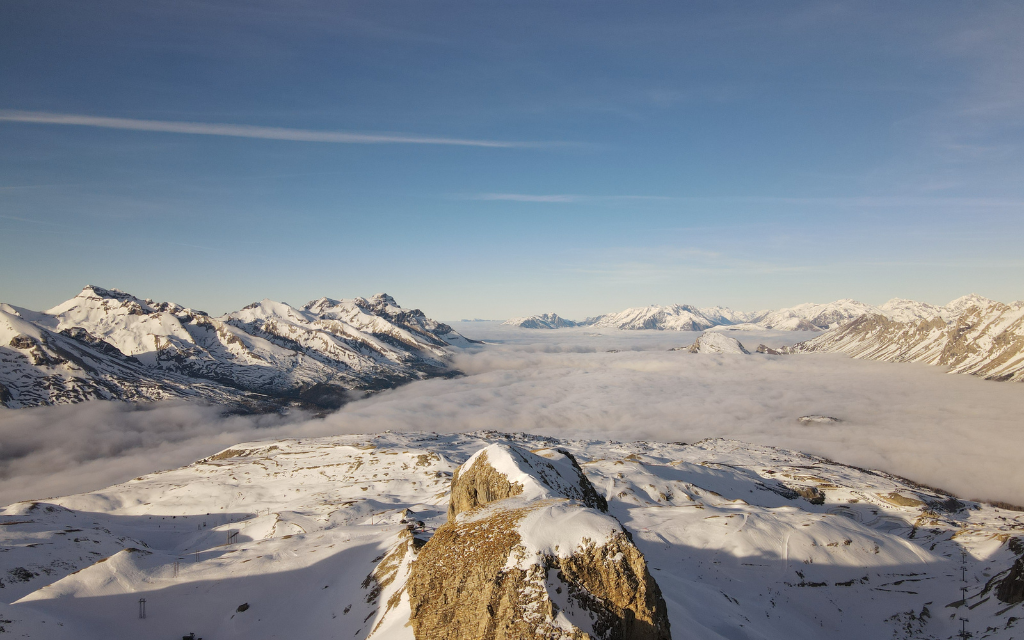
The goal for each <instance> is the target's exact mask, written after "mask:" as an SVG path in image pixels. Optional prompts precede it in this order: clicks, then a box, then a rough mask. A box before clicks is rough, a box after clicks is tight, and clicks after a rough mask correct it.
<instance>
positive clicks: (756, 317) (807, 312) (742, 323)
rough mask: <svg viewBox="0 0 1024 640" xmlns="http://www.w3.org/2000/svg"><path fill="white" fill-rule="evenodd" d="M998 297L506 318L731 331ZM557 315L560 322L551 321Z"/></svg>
mask: <svg viewBox="0 0 1024 640" xmlns="http://www.w3.org/2000/svg"><path fill="white" fill-rule="evenodd" d="M991 302H992V301H991V300H989V299H988V298H985V297H982V296H979V295H977V294H970V295H966V296H963V297H961V298H957V299H956V300H953V301H952V302H950V303H949V304H947V305H945V306H941V307H939V306H935V305H932V304H928V303H927V302H916V301H914V300H905V299H902V298H893V299H892V300H889V301H888V302H886V303H885V304H883V305H881V306H878V307H875V306H872V305H869V304H865V303H863V302H858V301H856V300H851V299H849V298H845V299H842V300H836V301H835V302H827V303H821V304H819V303H813V302H808V303H804V304H799V305H796V306H795V307H788V308H785V309H778V310H765V311H753V312H744V311H734V310H732V309H729V308H728V307H702V308H698V307H695V306H693V305H688V304H673V305H668V306H661V305H652V306H649V307H632V308H629V309H626V310H625V311H620V312H618V313H608V314H604V315H601V316H595V317H592V318H587V319H586V320H583V321H582V322H573V321H572V320H565V319H564V318H560V317H558V316H557V315H555V314H553V313H552V314H544V315H543V316H530V317H527V318H513V319H511V320H508V321H507V322H505V323H504V324H507V325H514V326H517V327H522V328H526V329H559V328H562V327H574V326H581V327H582V326H592V327H600V328H607V329H624V330H638V329H658V330H665V331H704V330H705V329H711V328H721V329H726V330H730V331H745V330H746V331H763V330H774V331H826V330H828V329H832V328H835V327H838V326H839V325H841V324H844V323H846V322H849V321H850V320H853V319H854V318H860V317H862V316H867V315H881V316H885V317H887V318H889V319H890V320H895V321H899V322H906V321H910V320H923V319H931V318H941V319H943V320H947V321H951V320H954V319H956V318H957V317H958V316H959V315H960V314H961V313H963V312H964V310H965V309H967V308H968V307H972V306H976V305H986V304H989V303H991ZM551 318H556V319H557V322H551V321H550V319H551Z"/></svg>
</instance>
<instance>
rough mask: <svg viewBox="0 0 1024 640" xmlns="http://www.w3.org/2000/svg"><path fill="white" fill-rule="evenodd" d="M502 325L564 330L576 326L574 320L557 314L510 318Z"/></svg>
mask: <svg viewBox="0 0 1024 640" xmlns="http://www.w3.org/2000/svg"><path fill="white" fill-rule="evenodd" d="M501 324H507V325H510V326H513V327H520V328H522V329H562V328H564V327H575V326H576V323H575V322H573V321H572V320H566V319H565V318H562V317H560V316H559V315H558V314H557V313H542V314H540V315H535V316H525V317H522V318H510V319H509V320H506V321H505V322H502V323H501Z"/></svg>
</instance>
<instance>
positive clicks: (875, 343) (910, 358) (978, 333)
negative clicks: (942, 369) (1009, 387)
mask: <svg viewBox="0 0 1024 640" xmlns="http://www.w3.org/2000/svg"><path fill="white" fill-rule="evenodd" d="M964 300H965V298H960V299H959V300H954V301H953V302H952V303H950V304H949V305H947V306H946V307H937V308H936V309H937V315H933V316H932V317H930V318H927V317H925V318H921V319H916V318H913V317H911V318H912V319H910V320H908V321H905V322H900V321H897V320H891V319H889V318H888V317H886V316H885V315H882V314H872V315H867V316H863V317H861V318H858V319H856V320H853V321H852V322H849V323H847V324H844V325H842V326H840V327H837V328H835V329H833V330H831V331H829V332H827V333H825V334H823V335H820V336H818V337H816V338H814V339H813V340H809V341H807V342H804V343H801V344H799V345H797V346H796V347H795V350H797V351H828V352H837V353H846V354H849V355H851V356H853V357H855V358H864V359H868V360H885V361H888V362H926V363H928V364H935V365H945V366H948V367H949V368H950V372H951V373H970V374H974V375H978V376H982V377H984V378H990V379H995V380H1024V301H1019V302H1014V303H1012V304H1008V305H1007V304H1003V303H1001V302H992V301H991V300H987V299H984V298H980V296H978V297H975V298H974V304H972V305H971V306H966V307H965V306H963V304H962V302H963V301H964ZM956 310H960V313H959V314H958V315H956V316H954V317H953V319H951V320H949V321H948V322H947V320H945V319H944V317H949V316H950V315H951V314H952V313H955V312H956ZM908 315H909V314H902V315H901V317H907V316H908Z"/></svg>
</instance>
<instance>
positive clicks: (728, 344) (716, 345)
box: [690, 331, 750, 355]
mask: <svg viewBox="0 0 1024 640" xmlns="http://www.w3.org/2000/svg"><path fill="white" fill-rule="evenodd" d="M690 353H728V354H741V355H750V352H749V351H747V350H746V348H745V347H744V346H743V345H742V344H741V343H740V341H739V340H737V339H735V338H730V337H729V336H727V335H724V334H722V333H720V332H718V331H705V332H704V333H702V334H700V336H698V338H697V339H696V340H695V341H694V343H693V344H692V345H690Z"/></svg>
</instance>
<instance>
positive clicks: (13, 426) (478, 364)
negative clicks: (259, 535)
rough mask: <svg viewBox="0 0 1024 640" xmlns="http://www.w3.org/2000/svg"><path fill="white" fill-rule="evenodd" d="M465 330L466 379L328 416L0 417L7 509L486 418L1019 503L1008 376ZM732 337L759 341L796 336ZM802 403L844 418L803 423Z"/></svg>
mask: <svg viewBox="0 0 1024 640" xmlns="http://www.w3.org/2000/svg"><path fill="white" fill-rule="evenodd" d="M467 324H471V325H473V328H472V329H470V328H465V330H466V331H467V332H470V334H471V335H473V337H481V335H483V337H485V338H487V339H489V340H490V341H491V342H492V344H489V345H487V346H486V347H484V348H482V349H478V350H475V351H474V352H466V353H463V354H462V355H460V356H459V357H458V360H457V364H458V366H459V367H460V368H461V369H462V370H463V371H464V372H466V373H467V374H468V375H467V376H465V377H463V378H458V379H453V380H428V381H424V382H417V383H414V384H411V385H407V386H405V387H401V388H399V389H396V390H394V391H389V392H386V393H382V394H380V395H378V396H375V397H373V398H369V399H366V400H361V401H358V402H354V403H352V404H350V405H348V406H347V407H345V408H344V409H342V410H341V411H338V412H336V413H334V414H331V415H329V416H327V417H326V418H324V419H309V418H308V417H307V416H303V415H301V414H293V415H291V416H283V417H282V416H260V417H239V416H234V417H223V416H220V415H219V414H218V412H217V410H216V409H215V408H210V407H205V408H204V407H197V406H194V405H181V404H178V405H154V406H150V407H145V408H142V409H133V408H131V407H130V406H128V405H120V404H114V403H90V404H87V405H78V406H75V407H48V408H41V409H28V410H20V411H17V412H15V411H4V412H0V433H2V434H3V438H2V445H0V447H2V448H0V474H2V476H0V477H2V483H0V487H2V488H0V503H5V502H9V501H12V500H17V499H25V498H29V497H43V496H47V495H59V494H64V493H71V492H77V491H82V490H89V489H95V488H99V487H102V486H105V485H107V484H110V483H113V482H117V481H121V480H125V479H127V478H130V477H133V476H135V475H139V474H141V473H144V472H147V471H152V470H155V469H161V468H169V467H174V466H178V465H181V464H187V463H188V462H191V461H192V460H195V459H197V458H200V457H203V456H206V455H209V454H211V453H214V452H216V451H218V450H220V449H222V448H225V447H228V446H231V445H233V444H236V443H238V442H242V441H246V440H257V439H269V438H280V437H308V436H316V435H329V434H337V433H373V432H379V431H384V430H388V429H391V430H402V431H437V432H455V431H472V430H479V429H496V430H500V431H528V432H532V433H540V434H548V435H552V436H557V437H564V438H593V439H614V440H644V439H651V440H660V441H683V442H693V441H696V440H699V439H701V438H707V437H727V438H736V439H739V440H744V441H748V442H756V443H762V444H769V445H775V446H780V447H785V448H790V449H797V450H801V451H806V452H809V453H815V454H819V455H823V456H826V457H829V458H832V459H834V460H836V461H839V462H844V463H848V464H854V465H857V466H862V467H868V468H876V469H883V470H885V471H889V472H892V473H896V474H899V475H903V476H906V477H909V478H911V479H913V480H916V481H918V482H922V483H925V484H928V485H931V486H937V487H941V488H943V489H946V490H949V491H952V492H954V493H956V494H957V495H960V496H961V497H967V498H982V499H990V500H1003V501H1007V502H1012V503H1016V504H1024V465H1021V464H1020V460H1021V457H1022V455H1024V436H1022V434H1021V432H1020V427H1019V416H1020V415H1022V414H1024V394H1022V393H1021V387H1020V386H1019V385H1014V384H1009V383H1007V384H1000V383H995V382H987V381H983V380H978V379H975V378H972V377H970V376H951V375H946V374H945V373H944V372H943V371H942V370H941V369H939V368H935V367H928V366H925V365H917V364H890V363H879V362H866V361H858V360H850V359H848V358H846V357H844V356H836V355H800V356H777V357H768V356H760V355H751V356H725V355H703V354H701V355H697V354H689V353H686V352H685V351H667V349H668V348H670V347H672V346H680V345H684V344H688V343H689V342H692V340H693V337H694V335H695V334H688V333H673V332H636V333H630V332H614V333H606V334H595V333H594V332H592V331H587V330H559V331H551V332H544V331H529V330H517V329H512V328H509V327H501V328H499V327H491V326H487V325H485V324H484V323H467ZM474 331H475V335H474V333H473V332H474ZM739 337H740V339H741V341H743V342H745V343H747V342H749V344H747V346H748V347H754V346H756V344H757V343H758V342H759V341H765V340H767V341H769V342H770V343H771V344H776V345H777V344H781V343H782V342H783V341H786V342H792V341H793V339H794V338H796V337H797V336H794V335H791V334H790V335H786V336H783V335H781V334H774V336H773V335H771V334H768V335H751V334H743V335H740V336H739ZM609 351H612V352H609ZM807 414H825V415H830V416H835V417H838V418H840V419H842V420H843V422H841V423H838V424H834V425H821V424H817V425H812V426H807V425H802V424H800V423H798V422H797V418H798V417H799V416H802V415H807Z"/></svg>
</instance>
